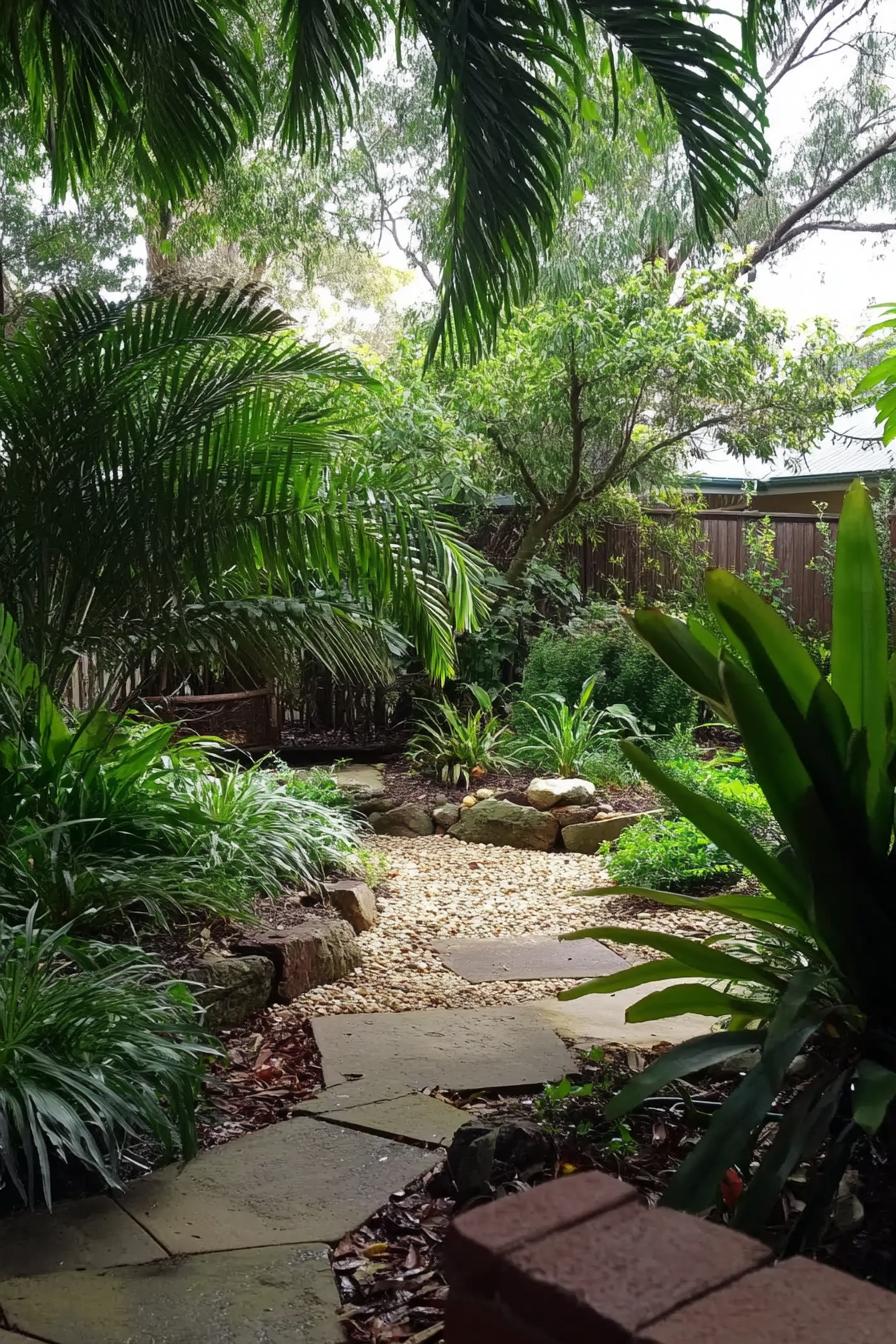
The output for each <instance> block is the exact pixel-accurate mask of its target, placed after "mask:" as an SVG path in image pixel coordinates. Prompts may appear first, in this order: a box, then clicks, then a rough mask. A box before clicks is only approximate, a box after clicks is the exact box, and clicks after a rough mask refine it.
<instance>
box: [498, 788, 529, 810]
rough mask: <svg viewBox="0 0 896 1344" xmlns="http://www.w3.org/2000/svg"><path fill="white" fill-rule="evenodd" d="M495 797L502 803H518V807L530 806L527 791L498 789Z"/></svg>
mask: <svg viewBox="0 0 896 1344" xmlns="http://www.w3.org/2000/svg"><path fill="white" fill-rule="evenodd" d="M495 797H496V798H497V799H499V800H500V801H501V802H502V803H516V805H517V806H518V807H528V806H529V799H528V798H527V797H526V790H525V789H498V791H497V793H496V794H495Z"/></svg>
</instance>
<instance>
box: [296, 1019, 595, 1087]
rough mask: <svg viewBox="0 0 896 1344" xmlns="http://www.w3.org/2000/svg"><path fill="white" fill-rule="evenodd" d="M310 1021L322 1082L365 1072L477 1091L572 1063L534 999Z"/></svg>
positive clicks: (548, 1074)
mask: <svg viewBox="0 0 896 1344" xmlns="http://www.w3.org/2000/svg"><path fill="white" fill-rule="evenodd" d="M311 1026H312V1029H313V1031H314V1035H315V1039H316V1040H317V1044H318V1047H319V1049H320V1052H321V1055H322V1059H323V1070H324V1083H325V1085H326V1086H327V1087H332V1086H334V1085H337V1084H339V1083H342V1082H345V1081H346V1080H347V1079H349V1078H370V1079H378V1080H379V1082H380V1084H382V1085H384V1086H385V1085H389V1086H397V1085H402V1084H403V1085H405V1086H406V1088H407V1090H408V1091H413V1090H415V1089H417V1090H419V1089H422V1088H426V1087H442V1088H447V1089H450V1090H452V1091H455V1092H475V1091H478V1090H479V1089H480V1088H499V1087H527V1086H529V1085H532V1084H538V1083H546V1082H550V1081H552V1080H556V1079H557V1078H562V1077H563V1075H564V1074H565V1073H569V1072H570V1071H572V1070H574V1069H575V1066H576V1061H575V1059H574V1058H573V1056H572V1055H571V1054H570V1052H569V1051H568V1050H567V1049H566V1047H565V1046H564V1045H563V1044H562V1043H561V1041H560V1040H559V1038H558V1037H557V1034H556V1032H555V1031H553V1030H552V1029H551V1027H550V1026H549V1025H548V1023H547V1022H546V1021H545V1020H544V1019H543V1018H542V1017H540V1016H539V1015H538V1013H537V1012H536V1011H535V1005H533V1004H520V1005H515V1006H513V1007H500V1008H454V1009H451V1008H425V1009H421V1010H419V1011H417V1012H409V1013H352V1014H347V1013H339V1014H335V1015H334V1016H332V1017H315V1018H312V1019H311Z"/></svg>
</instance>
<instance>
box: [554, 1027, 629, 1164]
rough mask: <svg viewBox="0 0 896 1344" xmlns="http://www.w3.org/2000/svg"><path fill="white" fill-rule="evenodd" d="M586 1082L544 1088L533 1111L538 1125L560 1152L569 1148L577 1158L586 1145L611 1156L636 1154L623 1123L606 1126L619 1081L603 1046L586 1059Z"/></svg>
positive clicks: (564, 1081)
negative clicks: (610, 1066) (607, 1064)
mask: <svg viewBox="0 0 896 1344" xmlns="http://www.w3.org/2000/svg"><path fill="white" fill-rule="evenodd" d="M585 1078H586V1081H584V1082H573V1081H572V1079H571V1078H561V1080H560V1082H559V1083H547V1084H546V1085H545V1088H544V1091H543V1092H542V1093H541V1095H540V1096H538V1097H536V1098H535V1102H534V1105H533V1108H532V1109H533V1113H534V1115H535V1117H536V1119H537V1120H538V1123H539V1125H540V1126H541V1127H542V1128H543V1129H544V1130H546V1131H547V1133H548V1134H550V1135H552V1137H553V1138H554V1140H555V1141H556V1143H557V1145H558V1147H559V1148H560V1149H561V1152H562V1150H563V1149H564V1148H565V1147H567V1146H569V1145H571V1146H572V1149H573V1153H574V1154H575V1153H576V1150H578V1149H580V1148H581V1147H582V1146H583V1145H588V1146H589V1147H590V1146H595V1147H597V1148H598V1150H599V1151H601V1152H604V1153H606V1154H607V1155H608V1156H617V1157H618V1156H620V1155H622V1154H626V1155H630V1154H632V1153H634V1152H636V1151H637V1144H636V1142H635V1140H634V1138H633V1137H632V1134H631V1131H630V1130H629V1128H628V1126H627V1125H626V1124H625V1123H624V1122H623V1121H620V1120H617V1121H616V1122H615V1123H613V1124H608V1123H607V1120H606V1116H605V1111H606V1106H607V1102H608V1101H609V1100H610V1098H611V1097H612V1095H613V1092H614V1091H615V1090H616V1080H615V1078H614V1076H613V1072H612V1071H611V1070H610V1069H609V1068H608V1067H607V1066H606V1057H605V1054H604V1051H603V1049H602V1048H601V1047H600V1046H594V1047H593V1048H592V1049H591V1050H589V1052H588V1054H587V1056H586V1073H585Z"/></svg>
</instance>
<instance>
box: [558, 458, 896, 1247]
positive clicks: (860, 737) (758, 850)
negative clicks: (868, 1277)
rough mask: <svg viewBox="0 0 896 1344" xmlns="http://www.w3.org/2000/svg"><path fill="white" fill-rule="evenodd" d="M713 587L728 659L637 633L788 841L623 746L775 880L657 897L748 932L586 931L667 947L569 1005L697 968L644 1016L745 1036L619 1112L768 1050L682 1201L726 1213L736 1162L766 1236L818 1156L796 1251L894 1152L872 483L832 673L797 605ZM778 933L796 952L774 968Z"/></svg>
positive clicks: (662, 1078)
mask: <svg viewBox="0 0 896 1344" xmlns="http://www.w3.org/2000/svg"><path fill="white" fill-rule="evenodd" d="M706 593H707V598H708V601H709V603H710V606H711V608H712V611H713V615H714V617H715V619H716V620H717V621H718V623H719V625H720V627H721V628H722V630H723V632H724V634H725V638H726V640H727V641H728V644H729V648H728V649H727V650H725V651H724V652H723V650H722V648H721V646H720V645H719V644H718V643H715V644H714V643H713V641H712V640H711V638H709V637H708V635H707V631H706V630H705V628H702V627H699V626H696V625H695V624H694V623H693V622H691V623H685V622H682V621H676V620H673V619H672V618H671V617H668V616H664V615H662V614H661V613H659V612H656V611H642V612H637V613H636V614H635V615H634V617H633V618H632V620H633V625H634V628H635V629H636V630H637V631H638V633H639V634H640V635H641V636H642V637H643V638H644V639H645V640H646V641H647V642H648V643H649V644H650V645H651V646H652V647H653V648H654V649H655V650H656V651H657V653H658V654H660V656H662V657H663V658H665V659H666V660H667V661H668V663H669V665H670V666H671V667H674V668H675V669H676V670H677V671H678V672H679V674H680V675H681V676H682V677H684V678H685V679H686V680H687V681H688V683H689V684H690V685H692V686H693V687H694V688H695V689H696V690H698V691H699V693H700V694H701V695H702V696H703V697H704V699H705V700H706V701H707V702H708V703H709V704H710V705H711V706H712V708H713V710H714V712H715V713H716V714H720V715H722V716H723V717H725V718H726V719H727V720H728V721H729V722H731V723H732V724H733V725H734V726H735V727H736V728H737V730H738V731H739V733H740V734H741V737H742V739H743V743H744V749H745V750H746V752H747V755H748V757H749V760H750V764H751V767H752V770H753V772H754V774H755V777H756V780H757V782H758V784H759V785H760V786H761V788H762V789H763V791H764V793H765V795H766V798H767V800H768V803H769V807H770V808H771V810H772V812H773V813H774V816H775V819H776V821H777V824H778V826H779V827H780V829H781V832H782V835H783V837H784V844H783V846H778V847H775V848H769V847H766V846H764V845H762V844H761V843H759V842H758V841H757V840H756V838H755V837H754V836H753V835H752V834H751V832H750V831H749V830H748V829H747V828H746V827H745V826H743V825H742V824H741V823H740V822H739V821H738V820H737V819H736V818H735V817H733V816H732V815H731V812H730V809H729V808H728V807H727V806H725V805H723V804H721V803H719V802H717V801H716V800H714V799H711V798H707V797H705V796H703V795H701V794H699V793H697V792H695V791H693V790H692V789H690V788H689V787H688V786H687V785H686V784H683V783H682V782H681V781H680V780H678V779H676V778H674V777H673V776H672V775H670V774H668V773H667V772H666V771H664V770H663V769H662V768H661V767H660V766H658V765H657V764H656V763H655V762H654V761H652V760H651V759H650V758H649V757H648V756H647V755H646V754H645V753H644V752H641V751H639V750H638V748H637V747H635V746H632V745H631V744H628V743H625V744H623V750H624V751H625V753H626V754H627V756H628V757H629V759H630V760H631V761H632V762H633V764H635V765H636V766H637V767H638V769H639V770H640V771H641V773H642V774H643V775H644V776H645V778H646V779H647V780H648V781H649V782H650V783H651V784H652V785H653V786H654V787H655V788H657V789H660V790H662V791H663V792H664V793H665V794H666V795H667V797H668V798H669V799H670V800H671V801H672V802H673V804H674V805H675V807H676V808H677V809H679V810H680V812H681V813H682V814H683V815H684V816H685V817H686V818H687V819H688V820H689V821H691V822H693V824H694V825H695V826H697V827H699V828H700V830H701V831H702V832H703V834H704V835H705V836H706V838H707V839H708V840H711V841H712V843H713V844H715V845H717V846H718V847H719V848H720V849H725V850H727V851H728V852H729V853H730V854H733V855H734V856H735V857H736V858H737V860H738V862H740V863H741V864H742V865H743V866H744V867H745V868H746V869H748V870H749V871H750V872H751V873H752V874H753V876H754V877H755V878H756V879H757V881H758V882H759V883H760V885H761V887H762V888H763V889H764V890H763V892H762V894H760V895H747V894H744V893H731V894H729V895H724V896H718V897H714V898H707V899H705V900H702V901H696V900H695V901H693V902H691V901H690V900H689V899H688V898H687V897H685V896H680V895H672V894H669V893H661V892H655V893H654V898H655V899H656V900H657V901H658V902H659V903H662V904H665V905H672V906H691V907H692V908H693V909H699V908H703V909H706V910H711V911H715V912H718V913H723V914H725V915H727V916H729V917H730V918H732V919H735V920H737V921H739V922H740V923H742V924H743V925H744V926H745V931H744V933H743V934H741V935H740V936H739V937H737V938H727V939H719V938H718V937H710V938H707V939H705V940H703V941H698V940H696V939H691V938H686V937H681V936H673V935H670V934H661V933H658V932H653V931H651V930H648V929H632V928H615V927H599V928H595V929H589V930H583V931H582V933H581V934H579V935H574V936H587V937H596V938H606V939H610V940H616V941H619V942H621V943H623V944H628V945H632V946H641V947H649V948H652V949H655V950H656V951H659V952H661V953H662V954H663V958H662V960H659V961H651V962H648V963H646V964H642V965H639V966H634V967H629V968H628V969H627V970H624V971H622V972H619V973H617V974H615V975H610V976H605V977H602V978H601V979H599V980H595V981H592V982H591V983H590V984H589V985H587V986H585V987H582V988H581V989H577V990H573V991H571V992H567V993H565V994H564V995H563V997H575V996H577V994H579V993H590V992H601V993H614V992H615V991H616V990H619V989H624V988H630V987H631V986H634V985H642V984H648V983H650V982H651V981H658V980H664V979H671V980H680V979H681V977H682V975H684V976H686V977H688V980H687V982H686V983H683V984H681V983H679V984H674V985H672V986H670V987H668V988H666V989H663V990H659V991H657V992H655V993H651V994H648V995H647V996H646V998H644V999H642V1000H640V1001H639V1002H637V1003H635V1004H633V1005H632V1006H630V1007H629V1008H628V1010H627V1012H626V1017H627V1018H628V1020H629V1021H633V1022H646V1021H652V1020H656V1019H661V1018H663V1017H667V1016H670V1015H673V1014H679V1013H688V1012H690V1013H699V1014H703V1015H704V1016H706V1017H708V1018H710V1019H712V1018H718V1017H720V1016H725V1017H726V1018H727V1019H728V1026H729V1030H728V1031H727V1032H710V1033H709V1034H707V1035H704V1036H698V1037H695V1038H694V1039H692V1040H690V1041H687V1042H685V1043H684V1044H682V1045H680V1046H677V1047H675V1048H674V1049H672V1050H669V1051H667V1052H666V1053H664V1054H663V1055H661V1056H660V1057H659V1058H658V1059H657V1060H655V1061H654V1062H653V1063H652V1064H650V1065H649V1066H648V1068H647V1069H646V1070H644V1072H643V1073H640V1074H638V1075H637V1077H635V1078H633V1079H632V1080H631V1081H630V1082H629V1083H628V1084H627V1085H626V1086H625V1087H624V1088H623V1090H622V1091H621V1092H620V1093H619V1094H618V1096H616V1097H615V1098H614V1099H613V1100H612V1102H611V1103H610V1105H609V1106H608V1108H607V1113H608V1115H609V1117H610V1118H611V1119H614V1118H619V1117H621V1116H623V1115H625V1114H627V1113H629V1112H630V1111H632V1110H633V1109H635V1108H636V1107H638V1106H639V1105H641V1104H642V1103H643V1102H644V1100H645V1099H646V1098H647V1097H648V1096H650V1095H653V1094H655V1093H656V1091H657V1090H658V1089H659V1088H662V1087H665V1086H667V1085H669V1084H671V1083H673V1082H674V1081H675V1080H678V1079H681V1078H687V1077H690V1076H692V1075H698V1074H700V1073H701V1072H702V1071H703V1070H705V1069H706V1068H708V1067H710V1066H711V1065H713V1064H715V1063H717V1062H719V1061H721V1060H724V1059H726V1058H728V1057H730V1056H731V1055H734V1054H737V1053H739V1052H741V1051H743V1050H744V1049H746V1048H748V1047H750V1048H752V1047H755V1048H756V1050H757V1055H758V1062H757V1063H756V1065H755V1066H754V1067H753V1068H751V1069H749V1070H748V1071H747V1072H746V1074H745V1076H744V1077H743V1079H742V1080H741V1082H740V1083H739V1084H738V1085H737V1086H736V1087H735V1089H734V1090H733V1091H732V1093H731V1094H730V1096H729V1097H728V1098H727V1099H726V1100H725V1101H724V1102H723V1104H722V1105H721V1106H720V1107H719V1108H718V1109H717V1110H716V1111H715V1113H714V1114H713V1116H712V1119H711V1122H710V1124H709V1126H708V1128H707V1129H706V1132H705V1134H704V1135H703V1137H702V1138H701V1140H700V1142H699V1143H698V1144H697V1145H696V1146H695V1147H694V1148H693V1150H692V1151H691V1152H690V1153H689V1154H688V1156H687V1157H686V1158H685V1160H684V1161H683V1162H682V1164H681V1166H680V1167H679V1168H678V1170H677V1171H676V1172H675V1173H674V1175H673V1177H672V1180H671V1182H670V1184H669V1186H668V1188H667V1190H666V1193H665V1196H664V1199H665V1201H666V1202H667V1203H668V1204H671V1205H672V1206H673V1207H677V1208H681V1209H684V1210H689V1211H692V1212H695V1213H696V1212H699V1211H702V1210H706V1209H708V1208H711V1207H713V1206H714V1205H715V1206H718V1207H721V1200H720V1190H721V1183H722V1181H723V1178H724V1177H725V1174H726V1172H727V1171H728V1170H729V1169H730V1168H731V1167H735V1168H737V1169H738V1171H739V1172H740V1173H741V1174H742V1176H743V1178H744V1188H743V1191H742V1193H741V1194H740V1195H739V1197H738V1199H737V1202H736V1205H735V1207H734V1208H733V1209H732V1210H730V1211H728V1216H729V1217H730V1221H732V1222H733V1223H734V1224H735V1226H738V1227H740V1228H742V1229H743V1230H744V1231H746V1232H750V1233H759V1232H761V1231H762V1230H763V1229H764V1228H765V1227H766V1226H767V1224H768V1221H769V1219H770V1217H771V1216H772V1214H773V1213H774V1210H775V1207H776V1205H777V1203H778V1201H779V1199H780V1196H781V1193H782V1191H783V1189H784V1186H785V1184H786V1182H787V1181H788V1180H789V1178H790V1176H791V1173H792V1172H793V1170H794V1168H795V1167H796V1166H797V1165H798V1164H800V1163H805V1164H813V1163H818V1164H819V1166H818V1171H817V1179H816V1180H814V1181H810V1183H809V1185H808V1187H807V1188H805V1191H804V1193H802V1212H801V1213H799V1215H798V1216H797V1218H796V1219H795V1221H793V1222H792V1223H791V1225H790V1226H789V1227H788V1230H787V1237H786V1242H785V1245H784V1249H785V1250H786V1251H787V1252H788V1253H793V1252H796V1251H800V1250H802V1249H804V1248H805V1247H807V1246H809V1245H811V1244H812V1243H813V1242H815V1241H817V1239H818V1238H819V1236H820V1235H821V1234H822V1233H823V1231H824V1229H825V1227H826V1225H827V1217H828V1211H829V1208H830V1204H831V1200H832V1199H833V1197H834V1195H835V1194H836V1191H837V1189H838V1186H839V1183H840V1180H841V1178H842V1175H843V1173H844V1171H845V1169H846V1167H847V1166H848V1165H849V1163H850V1161H851V1160H852V1159H853V1155H854V1152H855V1149H856V1146H857V1145H858V1144H859V1143H862V1142H866V1141H867V1136H872V1137H873V1136H878V1142H880V1143H881V1146H882V1150H883V1156H884V1159H885V1160H886V1157H887V1156H890V1157H892V1142H893V1125H892V1120H893V1108H894V1103H896V1066H894V1060H896V1050H894V1041H896V1031H894V1000H893V983H892V982H893V971H892V961H893V945H894V941H896V920H894V917H893V908H892V906H893V901H892V886H893V882H892V878H893V870H894V864H896V840H894V801H896V739H894V736H893V732H892V716H893V689H892V683H891V679H890V674H889V650H888V622H887V609H886V602H885V599H884V585H883V580H882V574H881V567H880V561H879V556H878V547H877V539H876V536H875V527H874V517H873V514H872V510H871V504H870V500H869V497H868V493H867V491H866V490H865V487H864V486H863V485H862V483H861V482H858V481H857V482H854V483H853V485H852V486H851V487H850V489H849V491H848V492H847V495H846V498H845V500H844V503H843V509H842V512H841V515H840V526H839V530H838V536H837V553H836V561H835V570H834V592H833V634H832V647H831V676H830V681H828V680H827V678H825V677H824V676H823V674H822V673H821V671H820V670H819V668H818V666H817V665H816V663H815V662H814V661H813V659H812V657H811V656H810V654H809V653H808V652H807V651H806V649H805V648H804V647H803V645H802V644H801V643H800V641H799V639H798V638H797V637H796V636H795V635H794V634H793V633H792V632H791V631H790V630H789V629H788V627H787V623H786V621H785V620H784V619H783V618H782V617H781V616H780V615H779V613H777V612H776V611H775V610H774V609H773V608H772V607H771V606H770V605H769V604H768V603H767V602H766V601H764V599H763V598H762V597H761V596H760V595H759V594H757V593H754V592H753V591H752V590H751V589H750V588H748V587H747V586H746V585H745V584H744V583H742V582H741V581H740V580H738V579H737V578H735V577H734V576H733V575H731V574H728V573H726V572H725V571H723V570H711V571H710V572H709V574H708V575H707V578H706ZM732 650H734V651H736V652H732ZM773 942H774V943H775V944H776V945H777V948H778V949H779V951H781V953H782V954H781V955H778V956H777V957H776V958H775V959H774V960H769V959H768V957H767V955H766V954H767V951H768V949H769V946H770V945H771V944H772V943H773ZM707 982H710V983H707ZM813 1042H817V1044H818V1049H817V1050H814V1051H813V1050H811V1048H810V1049H809V1058H810V1061H812V1062H813V1063H814V1068H813V1067H812V1065H811V1064H810V1069H809V1072H808V1074H807V1075H805V1076H803V1078H802V1079H801V1081H799V1082H797V1083H796V1084H795V1085H793V1084H792V1083H791V1086H788V1087H786V1090H785V1080H786V1077H787V1072H788V1069H789V1068H790V1066H791V1064H792V1061H793V1059H794V1057H795V1056H796V1055H797V1054H799V1053H802V1052H804V1051H806V1050H807V1047H811V1045H812V1043H813Z"/></svg>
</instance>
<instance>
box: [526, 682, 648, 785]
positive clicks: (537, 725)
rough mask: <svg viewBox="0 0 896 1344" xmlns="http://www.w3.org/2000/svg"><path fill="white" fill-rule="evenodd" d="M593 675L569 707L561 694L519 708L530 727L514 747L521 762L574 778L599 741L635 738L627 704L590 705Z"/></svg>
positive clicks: (595, 751) (592, 691) (592, 692)
mask: <svg viewBox="0 0 896 1344" xmlns="http://www.w3.org/2000/svg"><path fill="white" fill-rule="evenodd" d="M596 682H597V673H596V672H595V673H593V674H592V675H591V676H590V677H589V678H588V679H587V681H586V682H585V683H584V685H583V686H582V689H581V691H580V693H579V698H578V700H577V701H576V702H575V704H574V705H573V706H572V707H570V706H569V705H568V704H567V703H566V701H565V700H564V699H563V697H562V695H558V694H556V693H550V692H549V693H547V694H544V695H540V696H537V697H536V698H535V700H533V701H528V702H525V703H523V704H522V705H521V709H522V711H523V712H524V713H525V714H526V715H527V716H531V718H532V720H533V726H532V728H531V729H530V731H529V733H528V734H527V736H526V738H525V739H524V741H523V743H522V744H521V746H520V747H519V748H518V752H519V755H520V756H521V757H522V758H523V760H526V761H529V762H530V763H531V764H532V765H534V766H535V767H536V768H537V769H539V770H547V771H550V772H551V773H552V774H557V775H561V776H563V777H564V778H570V777H572V776H575V775H578V774H579V773H580V772H581V770H582V769H583V768H584V766H585V763H586V762H587V760H588V759H589V757H592V756H594V755H596V754H597V752H598V751H599V746H600V741H601V738H605V737H618V736H620V735H621V734H623V733H625V734H626V735H627V736H631V737H639V736H640V730H639V728H638V723H637V720H636V719H635V718H634V716H633V715H632V712H631V710H630V709H629V708H628V705H608V706H607V708H606V709H601V710H599V709H597V708H596V707H595V706H594V704H593V703H592V696H593V694H594V687H595V684H596Z"/></svg>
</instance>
